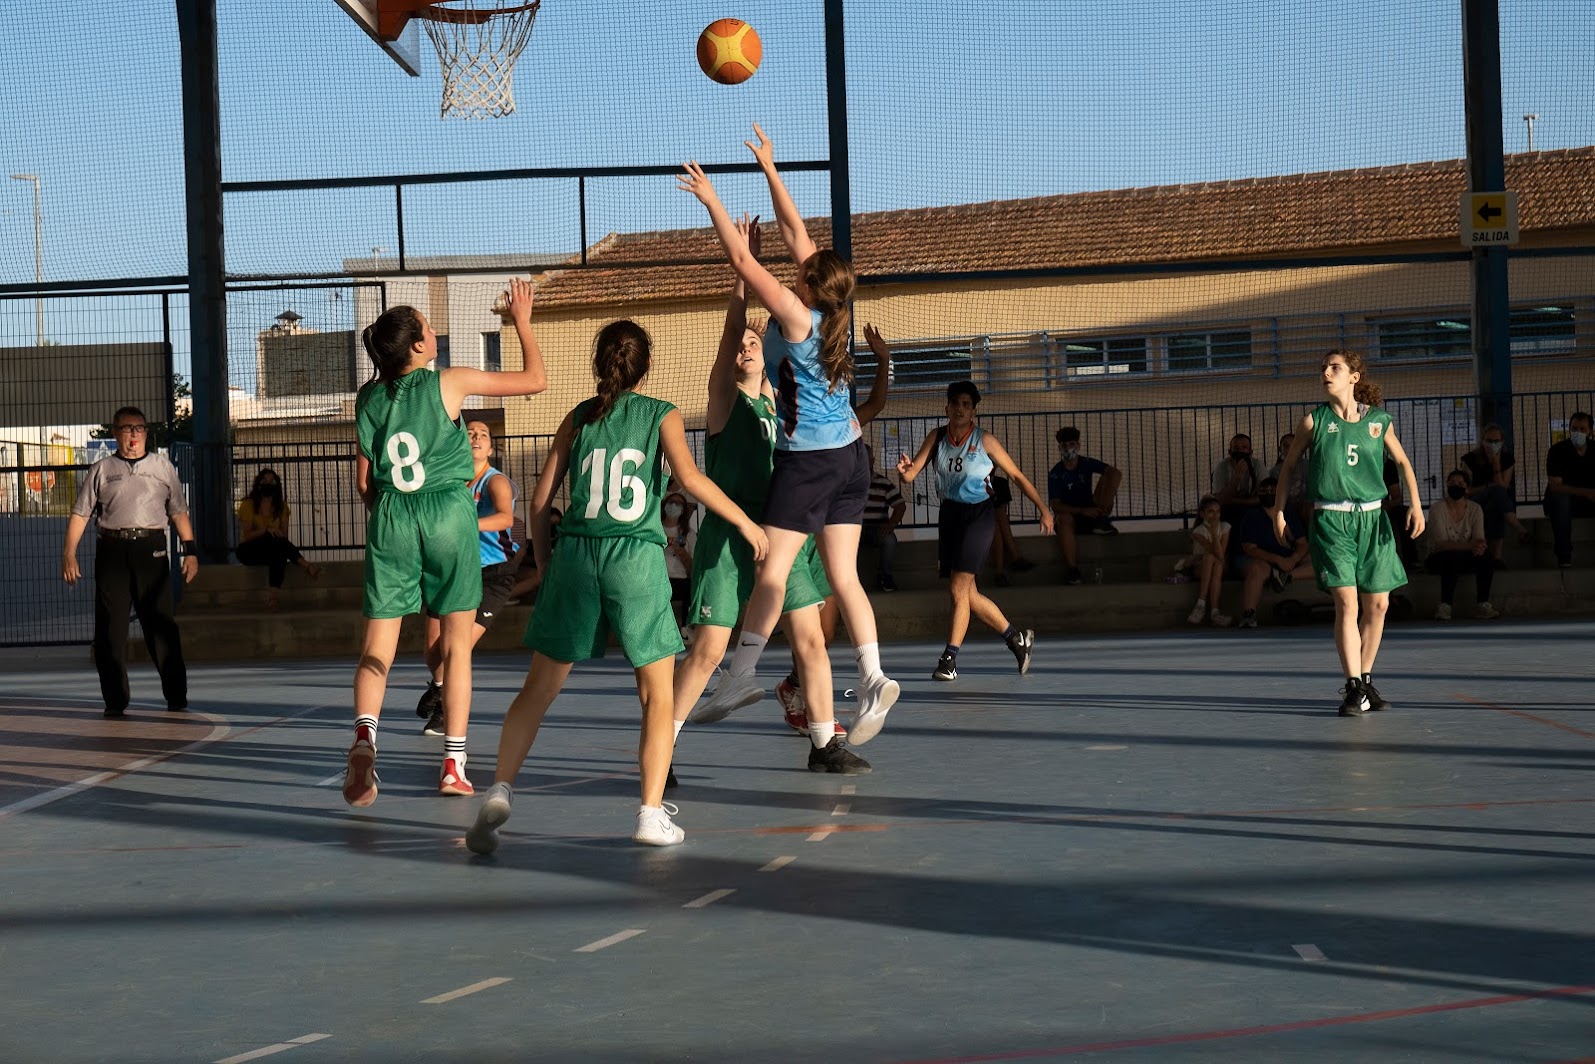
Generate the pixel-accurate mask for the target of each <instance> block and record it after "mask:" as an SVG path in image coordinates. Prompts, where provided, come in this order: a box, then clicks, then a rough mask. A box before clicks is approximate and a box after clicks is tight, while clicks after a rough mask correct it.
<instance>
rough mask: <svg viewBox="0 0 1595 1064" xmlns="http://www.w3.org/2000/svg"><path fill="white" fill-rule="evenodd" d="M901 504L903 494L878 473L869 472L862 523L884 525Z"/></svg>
mask: <svg viewBox="0 0 1595 1064" xmlns="http://www.w3.org/2000/svg"><path fill="white" fill-rule="evenodd" d="M902 504H903V493H902V492H900V491H898V490H897V485H896V484H893V483H892V482H891V481H890V480H888V479H887V478H886V477H884V476H882V475H881V474H880V473H876V472H873V471H872V472H871V473H870V479H869V502H867V503H865V504H864V523H865V524H866V525H884V524H885V523H886V522H888V521H890V520H891V519H892V510H894V509H895V508H896V507H898V506H901V505H902Z"/></svg>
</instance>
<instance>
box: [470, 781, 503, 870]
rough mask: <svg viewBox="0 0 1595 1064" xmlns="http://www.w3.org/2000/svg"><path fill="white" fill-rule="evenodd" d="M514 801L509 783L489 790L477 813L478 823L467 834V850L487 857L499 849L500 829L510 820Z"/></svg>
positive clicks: (496, 784)
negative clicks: (511, 806)
mask: <svg viewBox="0 0 1595 1064" xmlns="http://www.w3.org/2000/svg"><path fill="white" fill-rule="evenodd" d="M514 800H515V796H514V795H513V794H512V793H510V785H509V784H507V783H495V784H493V786H491V787H489V788H488V789H487V797H485V798H483V799H482V805H481V808H479V809H478V810H477V811H476V823H474V824H472V825H471V830H470V831H467V832H466V833H465V848H466V849H467V850H470V851H471V852H472V853H480V854H484V855H485V854H490V853H492V852H493V851H494V850H496V849H498V829H499V827H500V826H501V825H502V824H503V823H504V821H506V820H508V819H509V818H510V805H511V803H512V802H514Z"/></svg>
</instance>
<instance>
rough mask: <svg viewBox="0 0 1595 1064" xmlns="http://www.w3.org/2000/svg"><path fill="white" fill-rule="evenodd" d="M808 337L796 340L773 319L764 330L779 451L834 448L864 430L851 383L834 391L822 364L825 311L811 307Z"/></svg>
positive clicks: (766, 372) (844, 443) (777, 448)
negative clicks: (855, 412) (822, 316)
mask: <svg viewBox="0 0 1595 1064" xmlns="http://www.w3.org/2000/svg"><path fill="white" fill-rule="evenodd" d="M809 315H810V328H809V336H808V339H806V340H804V341H803V342H802V343H793V342H791V341H790V340H788V339H787V338H786V337H784V336H782V335H781V328H780V326H779V325H778V324H776V323H774V322H772V323H771V327H770V328H769V329H768V330H766V331H765V334H764V372H765V374H766V375H767V376H768V377H769V378H770V380H771V381H772V382H773V383H774V385H775V408H776V416H777V422H776V433H775V448H776V450H778V451H828V450H832V449H834V448H837V447H846V446H847V445H848V444H850V443H852V442H853V441H854V440H856V439H858V438H859V436H860V432H859V427H858V418H856V417H855V416H854V415H853V403H852V401H851V398H850V396H849V395H848V390H847V389H846V388H837V389H836V391H834V392H833V391H831V382H830V381H829V380H828V379H827V378H826V376H825V368H824V367H823V366H821V365H820V312H819V311H817V310H811V311H809Z"/></svg>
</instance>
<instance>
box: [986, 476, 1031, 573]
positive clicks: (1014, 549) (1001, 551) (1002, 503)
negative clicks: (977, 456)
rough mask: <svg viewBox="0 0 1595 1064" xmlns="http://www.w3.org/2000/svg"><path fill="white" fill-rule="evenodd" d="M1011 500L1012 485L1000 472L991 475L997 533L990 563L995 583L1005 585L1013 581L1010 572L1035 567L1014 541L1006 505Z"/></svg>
mask: <svg viewBox="0 0 1595 1064" xmlns="http://www.w3.org/2000/svg"><path fill="white" fill-rule="evenodd" d="M1012 502H1013V485H1012V484H1010V483H1009V482H1008V478H1007V477H1005V476H1003V475H1002V474H1001V473H993V474H992V475H991V507H992V513H993V514H994V515H995V516H996V519H997V535H996V538H994V539H993V540H992V541H991V564H992V566H993V567H994V568H995V569H996V570H997V577H996V580H997V585H998V586H999V587H1007V586H1008V585H1009V584H1011V583H1013V579H1012V578H1011V577H1010V576H1009V575H1008V574H1009V572H1010V571H1012V572H1019V573H1022V572H1025V571H1027V570H1030V569H1034V568H1035V567H1036V563H1035V562H1033V561H1031V560H1030V559H1029V558H1026V557H1025V556H1024V555H1022V554H1020V553H1019V544H1018V543H1016V542H1014V538H1013V526H1012V525H1011V524H1009V521H1008V507H1009V505H1010V504H1011V503H1012Z"/></svg>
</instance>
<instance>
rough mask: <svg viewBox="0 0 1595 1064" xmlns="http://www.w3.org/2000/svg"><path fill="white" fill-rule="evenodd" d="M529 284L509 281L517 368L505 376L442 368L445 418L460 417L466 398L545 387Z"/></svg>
mask: <svg viewBox="0 0 1595 1064" xmlns="http://www.w3.org/2000/svg"><path fill="white" fill-rule="evenodd" d="M532 298H533V294H532V283H531V282H530V281H523V280H521V279H520V278H519V277H517V278H515V279H514V280H512V281H510V321H512V322H513V323H514V325H515V336H516V338H517V339H519V340H520V342H521V368H520V369H518V370H512V371H510V372H508V373H498V372H494V371H491V370H482V369H466V368H464V367H461V368H459V369H446V370H444V371H443V372H442V373H440V374H439V378H440V383H441V384H442V386H443V406H444V408H445V409H447V410H448V413H449V416H450V417H453V418H457V417H459V416H460V407H461V406H463V405H464V404H465V397H466V396H468V395H500V396H502V395H536V394H537V393H538V392H541V391H546V390H547V388H548V371H547V370H546V369H545V368H544V366H543V348H542V346H541V345H540V344H538V342H537V336H536V335H535V334H534V333H533V332H532Z"/></svg>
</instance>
